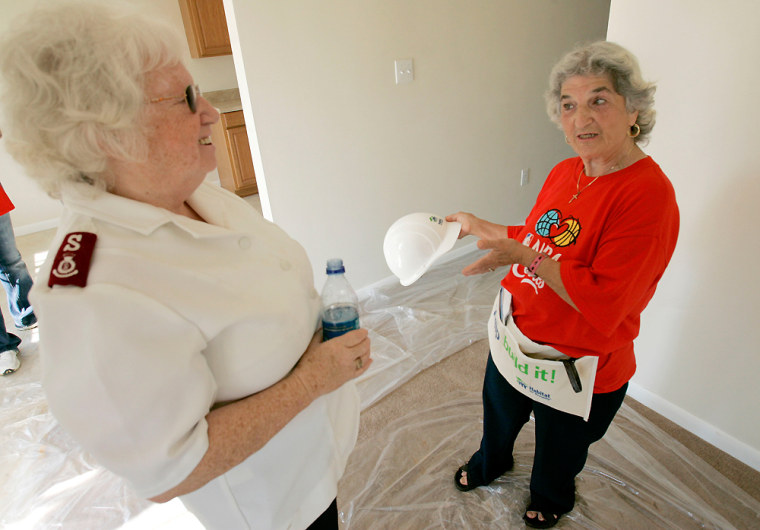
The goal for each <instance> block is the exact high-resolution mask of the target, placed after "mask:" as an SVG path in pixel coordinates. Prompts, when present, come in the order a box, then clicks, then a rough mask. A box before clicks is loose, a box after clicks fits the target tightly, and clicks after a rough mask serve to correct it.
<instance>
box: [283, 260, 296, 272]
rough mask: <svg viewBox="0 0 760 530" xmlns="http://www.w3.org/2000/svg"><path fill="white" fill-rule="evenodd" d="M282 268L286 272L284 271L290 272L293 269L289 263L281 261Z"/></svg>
mask: <svg viewBox="0 0 760 530" xmlns="http://www.w3.org/2000/svg"><path fill="white" fill-rule="evenodd" d="M280 268H281V269H282V270H284V271H289V270H290V269H292V268H293V265H292V264H291V263H290V262H289V261H287V260H284V259H281V260H280Z"/></svg>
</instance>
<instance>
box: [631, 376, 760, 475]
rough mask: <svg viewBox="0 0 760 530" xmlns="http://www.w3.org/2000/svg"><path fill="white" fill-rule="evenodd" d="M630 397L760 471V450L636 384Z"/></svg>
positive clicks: (633, 384) (632, 384) (632, 387)
mask: <svg viewBox="0 0 760 530" xmlns="http://www.w3.org/2000/svg"><path fill="white" fill-rule="evenodd" d="M628 395H630V396H631V397H632V398H633V399H635V400H636V401H638V402H639V403H641V404H642V405H645V406H647V407H649V408H650V409H652V410H653V411H655V412H657V413H658V414H661V415H662V416H665V417H666V418H667V419H669V420H670V421H672V422H673V423H675V424H677V425H679V426H680V427H683V428H684V429H686V430H687V431H689V432H690V433H692V434H694V435H695V436H698V437H700V438H702V439H703V440H704V441H706V442H707V443H709V444H712V445H714V446H715V447H717V448H718V449H720V450H721V451H723V452H725V453H728V454H729V455H731V456H733V457H734V458H736V459H737V460H740V461H742V462H744V463H745V464H747V465H748V466H750V467H751V468H753V469H755V470H756V471H760V450H758V449H756V448H754V447H751V446H749V445H747V444H745V443H744V442H742V441H740V440H737V439H736V438H734V437H733V436H730V435H729V434H727V433H725V432H723V431H721V430H720V429H718V428H716V427H715V426H714V425H711V424H709V423H707V422H706V421H704V420H702V419H700V418H697V417H696V416H694V415H693V414H691V413H689V412H687V411H685V410H683V409H682V408H680V407H678V406H677V405H674V404H673V403H671V402H670V401H668V400H666V399H663V398H662V397H660V396H658V395H657V394H654V393H652V392H650V391H649V390H647V389H645V388H643V387H641V386H639V385H637V384H636V383H633V382H631V383H629V385H628Z"/></svg>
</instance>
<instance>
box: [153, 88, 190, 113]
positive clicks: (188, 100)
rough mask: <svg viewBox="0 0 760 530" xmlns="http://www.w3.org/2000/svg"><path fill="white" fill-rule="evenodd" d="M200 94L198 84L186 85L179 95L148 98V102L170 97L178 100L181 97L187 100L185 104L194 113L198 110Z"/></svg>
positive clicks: (165, 99) (156, 101) (157, 101)
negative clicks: (182, 92) (183, 91)
mask: <svg viewBox="0 0 760 530" xmlns="http://www.w3.org/2000/svg"><path fill="white" fill-rule="evenodd" d="M200 95H201V90H200V89H199V88H198V85H187V88H185V93H184V94H183V95H181V96H167V97H164V98H153V99H149V100H148V103H159V102H161V101H168V100H171V99H174V100H179V99H183V100H185V102H187V106H188V107H190V111H191V112H192V113H193V114H195V113H196V112H197V111H198V97H199V96H200Z"/></svg>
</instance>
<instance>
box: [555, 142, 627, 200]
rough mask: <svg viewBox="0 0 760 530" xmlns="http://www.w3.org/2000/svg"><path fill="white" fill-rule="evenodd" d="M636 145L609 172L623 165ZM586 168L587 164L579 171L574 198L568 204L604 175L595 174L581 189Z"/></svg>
mask: <svg viewBox="0 0 760 530" xmlns="http://www.w3.org/2000/svg"><path fill="white" fill-rule="evenodd" d="M634 147H636V144H633V145H632V146H631V148H630V149H629V150H628V152H627V153H626V154H625V155H623V158H621V159H620V160H619V161H618V163H617V164H615V165H614V166H612V167H610V169H608V170H607V173H611V172H612V170H613V169H615V168H616V167H618V166H619V165H621V164H622V163H623V160H625V159H626V158H628V155H630V154H631V151H633V148H634ZM584 169H586V167H585V166H581V170H580V172H579V173H578V180H577V182H576V183H575V194H574V195H573V196H572V198H571V199H570V201H568V203H567V204H570V203H571V202H573V201H574V200H575V199H577V198H578V197H579V196H580V194H581V192H583V191H586V188H588V187H589V186H591V185H592V184H593V183H594V182H596V179H598V178H599V177H601V176H602V175H597V176H595V177H594V180H592V181H591V182H589V183H588V184H586V185H585V186H583V189H581V175H583V170H584Z"/></svg>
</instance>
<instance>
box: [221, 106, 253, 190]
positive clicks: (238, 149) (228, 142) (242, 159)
mask: <svg viewBox="0 0 760 530" xmlns="http://www.w3.org/2000/svg"><path fill="white" fill-rule="evenodd" d="M211 138H212V141H213V142H214V145H215V146H216V159H217V164H218V168H217V169H218V171H219V182H220V183H221V185H222V187H223V188H225V189H228V190H230V191H232V192H235V193H236V194H237V195H238V196H240V197H245V196H247V195H253V194H254V193H258V192H259V189H258V186H257V185H256V173H255V172H254V169H253V157H252V156H251V146H250V144H249V143H248V132H247V130H246V128H245V119H244V118H243V111H241V110H239V111H235V112H226V113H224V114H222V115H221V116H220V118H219V121H218V122H217V123H215V124H214V125H213V126H212V127H211Z"/></svg>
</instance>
